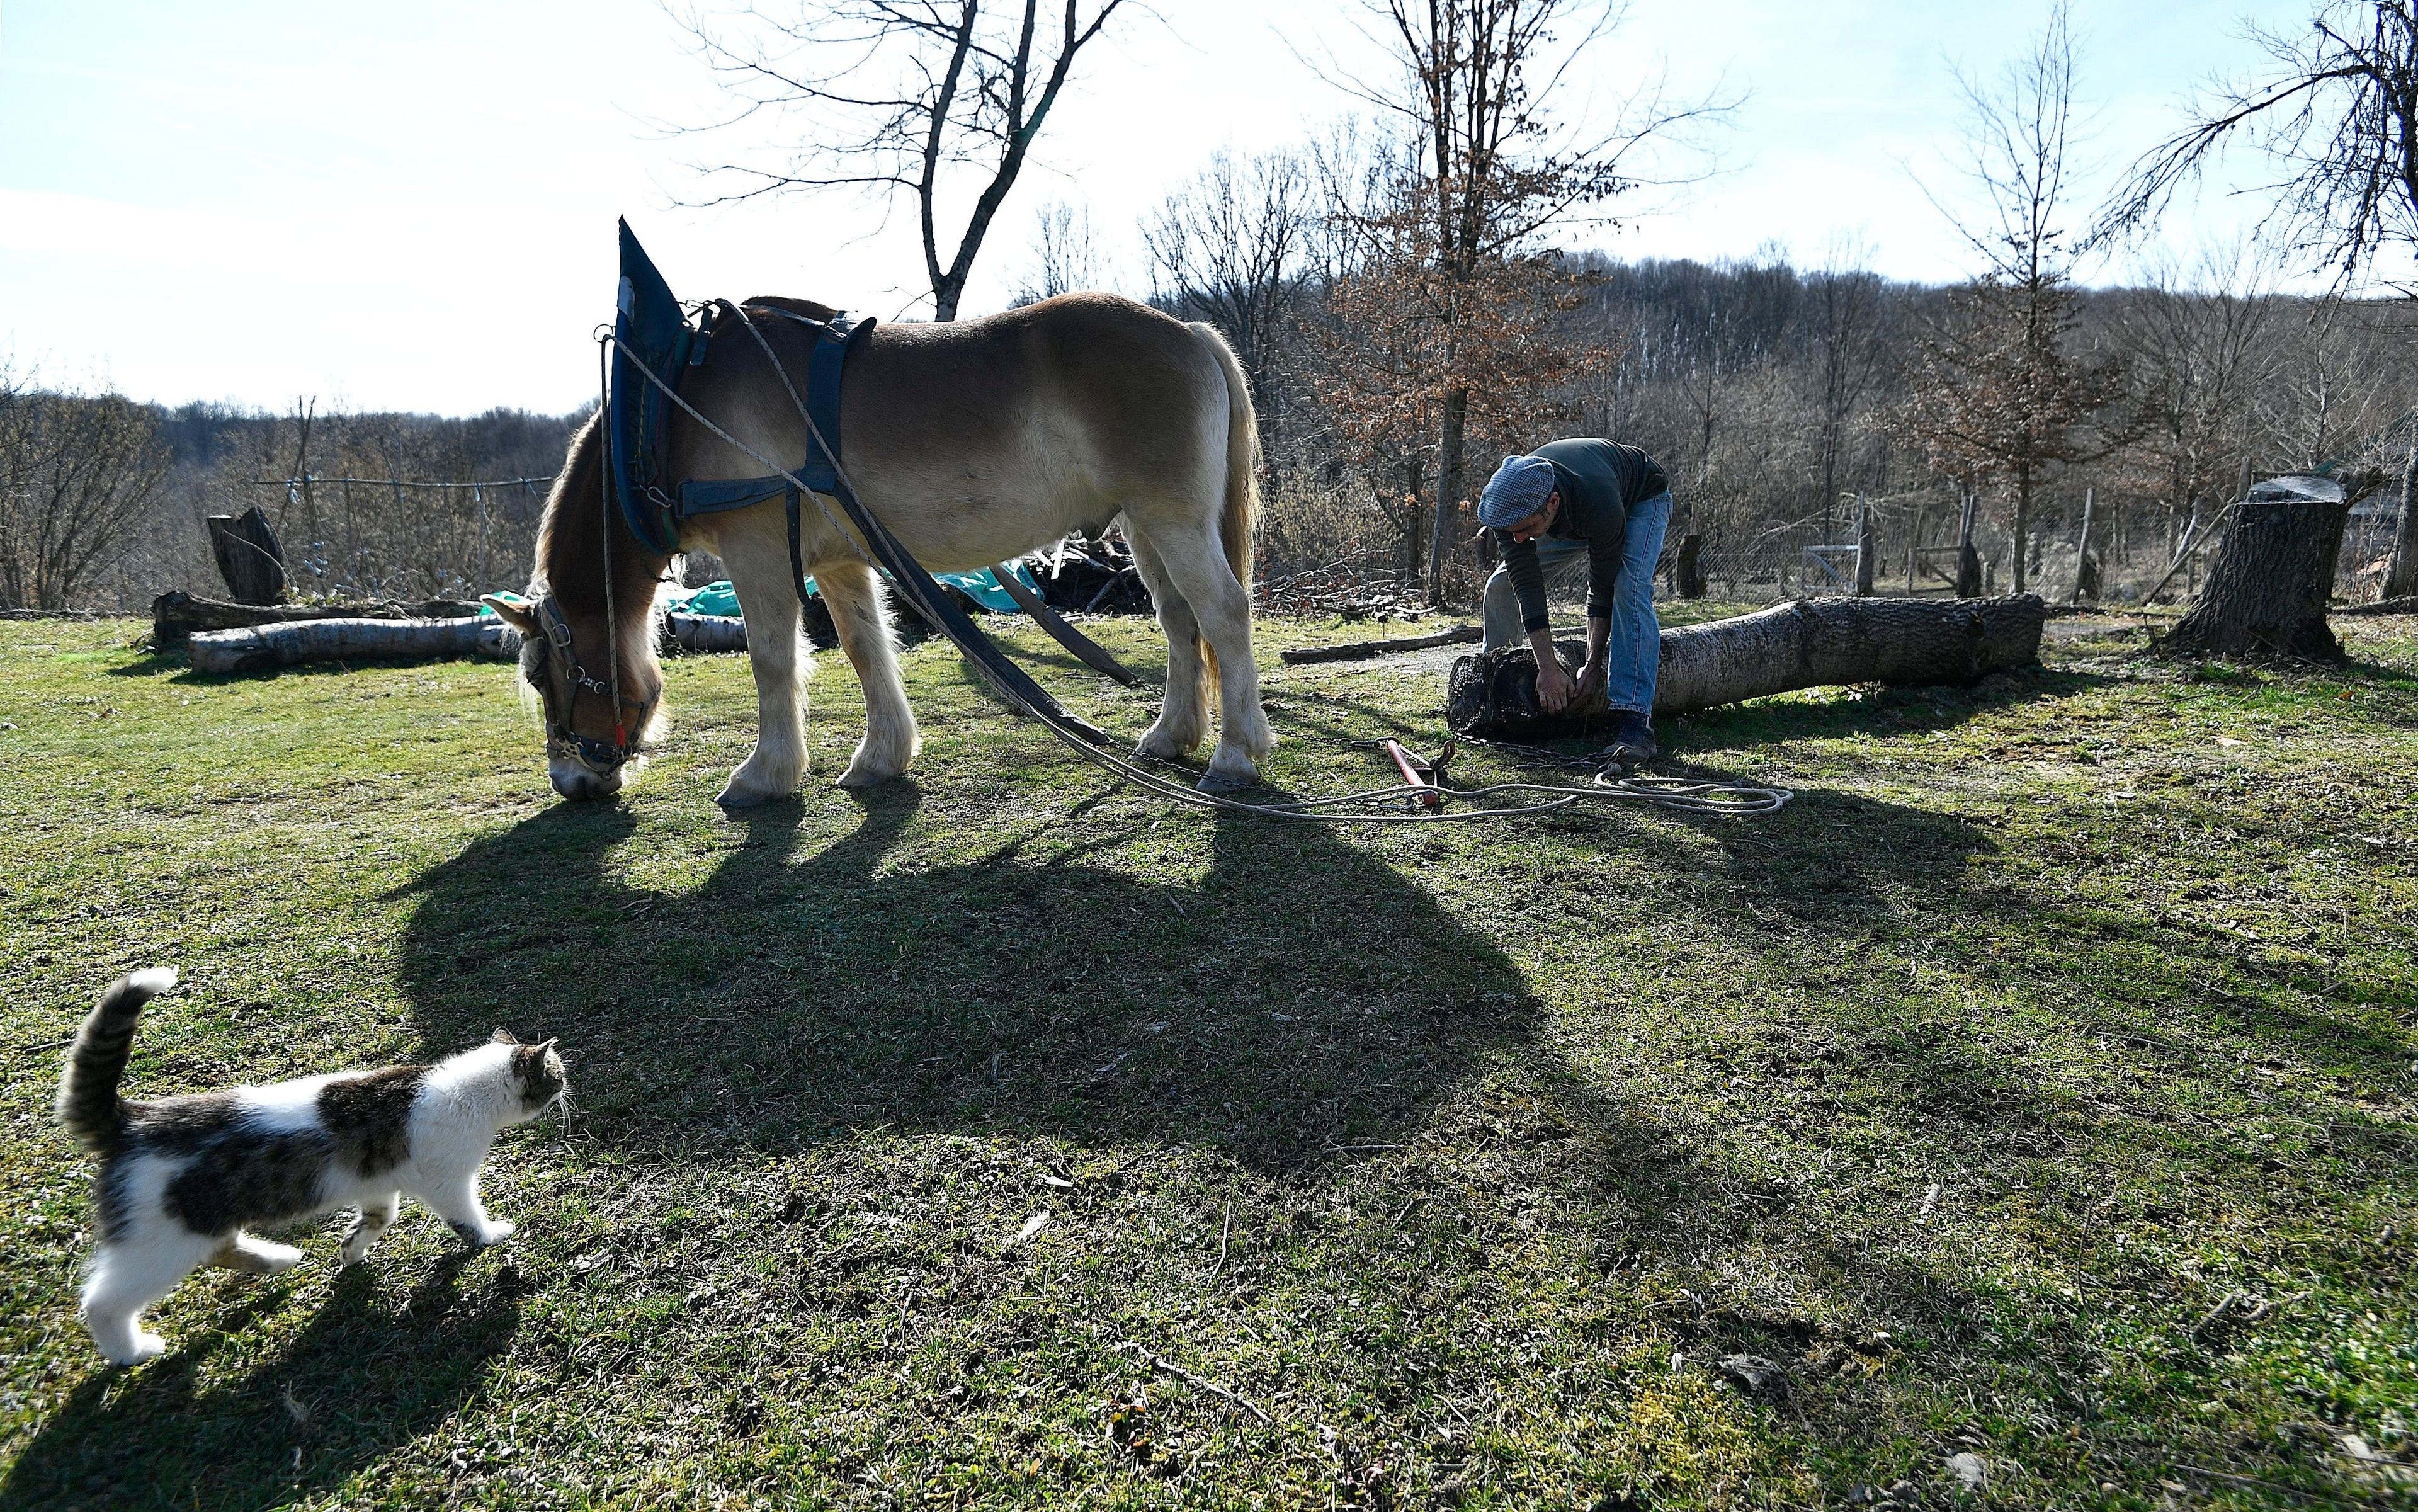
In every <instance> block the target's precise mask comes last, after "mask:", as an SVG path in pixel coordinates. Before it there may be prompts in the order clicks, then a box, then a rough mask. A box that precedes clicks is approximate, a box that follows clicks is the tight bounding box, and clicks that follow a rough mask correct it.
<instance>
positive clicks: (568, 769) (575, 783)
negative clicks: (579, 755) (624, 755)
mask: <svg viewBox="0 0 2418 1512" xmlns="http://www.w3.org/2000/svg"><path fill="white" fill-rule="evenodd" d="M627 770H628V769H627V768H626V767H608V768H605V770H603V771H599V770H598V769H596V768H594V767H591V766H589V764H588V763H586V762H585V761H575V760H573V759H572V758H571V757H569V756H553V757H549V758H548V759H547V761H546V764H545V775H546V779H547V780H548V781H550V782H552V783H553V784H554V790H555V791H556V792H558V793H560V794H561V795H562V796H563V797H565V798H568V799H571V800H573V801H574V802H589V801H591V800H594V799H600V798H610V797H612V796H613V795H614V794H615V793H618V792H620V790H621V784H622V780H623V776H622V774H623V773H624V772H625V771H627Z"/></svg>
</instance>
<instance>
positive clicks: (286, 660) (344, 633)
mask: <svg viewBox="0 0 2418 1512" xmlns="http://www.w3.org/2000/svg"><path fill="white" fill-rule="evenodd" d="M818 602H819V601H818ZM657 644H658V645H659V646H660V647H661V648H662V649H664V650H666V651H696V652H706V651H743V650H745V649H747V625H746V621H744V620H742V619H732V618H730V617H729V616H727V615H706V614H667V615H666V616H664V621H663V625H662V627H661V632H660V635H659V638H658V641H657ZM190 647H191V654H192V659H193V670H194V671H196V672H218V673H225V672H257V671H262V670H265V669H268V668H271V667H281V666H300V665H302V664H305V663H308V662H390V661H411V660H418V659H421V658H428V657H462V656H482V657H488V658H492V659H495V660H499V661H511V660H512V659H513V658H514V657H517V656H519V655H520V653H521V637H520V632H518V631H516V630H514V629H513V627H512V626H510V625H507V624H505V623H504V622H503V621H502V620H500V619H487V618H485V617H483V616H478V615H464V616H461V617H459V618H456V619H293V620H286V621H284V622H283V623H279V624H267V625H255V626H253V627H251V628H249V629H242V630H220V631H203V632H200V633H198V634H194V635H193V637H192V638H191V642H190Z"/></svg>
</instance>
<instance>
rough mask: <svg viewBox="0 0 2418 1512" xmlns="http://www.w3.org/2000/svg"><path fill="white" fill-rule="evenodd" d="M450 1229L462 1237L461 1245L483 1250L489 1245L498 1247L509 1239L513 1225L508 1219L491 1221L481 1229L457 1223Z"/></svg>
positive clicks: (472, 1225)
mask: <svg viewBox="0 0 2418 1512" xmlns="http://www.w3.org/2000/svg"><path fill="white" fill-rule="evenodd" d="M451 1227H452V1229H453V1231H454V1232H455V1233H457V1234H460V1235H461V1236H462V1243H464V1244H466V1245H469V1246H470V1247H471V1248H472V1249H484V1248H486V1247H487V1246H488V1245H500V1244H502V1243H503V1242H504V1241H505V1240H507V1239H510V1238H511V1237H512V1236H513V1228H514V1225H513V1223H512V1222H511V1220H509V1219H491V1220H489V1221H488V1224H487V1226H486V1227H485V1228H483V1229H482V1228H480V1227H479V1226H478V1225H476V1224H471V1223H457V1224H454V1225H452V1226H451Z"/></svg>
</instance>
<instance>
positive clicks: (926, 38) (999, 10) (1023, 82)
mask: <svg viewBox="0 0 2418 1512" xmlns="http://www.w3.org/2000/svg"><path fill="white" fill-rule="evenodd" d="M1128 3H1129V0H1090V3H1089V4H1088V5H1086V4H1084V3H1083V0H1066V3H1065V8H1064V12H1063V13H1061V14H1058V15H1056V16H1054V17H1051V16H1045V14H1044V10H1043V7H1042V4H1041V0H795V4H794V6H793V7H792V8H790V9H789V10H788V13H787V17H786V19H778V18H774V17H773V16H769V15H766V14H765V13H763V12H761V11H758V10H756V9H754V8H746V9H742V10H741V11H739V12H737V13H735V14H731V13H725V14H721V15H709V14H707V13H706V12H704V11H701V10H698V9H694V8H692V9H690V10H687V11H686V12H684V13H679V14H678V19H679V20H680V21H681V25H682V26H683V27H684V29H686V30H687V32H688V34H689V36H690V37H691V38H693V39H694V41H695V43H696V52H697V54H698V55H699V56H700V57H701V58H702V59H703V60H704V61H705V63H706V66H707V67H708V68H709V69H712V72H713V75H714V77H715V79H716V80H717V81H718V82H719V83H720V84H721V85H722V86H723V88H724V89H725V90H726V91H727V93H728V94H729V95H730V96H731V97H732V99H734V101H735V102H736V108H735V109H734V110H733V111H732V113H731V114H730V115H728V116H727V117H726V118H725V119H723V120H721V121H718V122H713V123H710V124H708V125H707V126H704V127H697V128H691V129H690V130H716V129H719V128H723V127H728V126H734V125H736V124H738V123H739V122H741V121H743V120H747V119H749V118H751V117H754V116H758V115H777V116H794V117H795V118H796V119H797V120H798V121H799V123H800V127H799V131H798V136H797V141H798V143H799V145H798V146H797V147H796V149H795V150H794V151H792V152H790V153H789V155H788V159H787V160H785V161H784V162H782V163H781V164H780V165H778V166H774V167H766V166H762V165H760V164H751V163H737V162H724V163H716V164H712V165H710V166H708V167H707V169H706V171H707V172H708V173H709V174H711V175H715V176H735V177H737V178H739V179H740V180H741V181H742V184H741V187H740V188H738V189H735V190H733V191H731V192H729V193H727V194H724V195H721V196H719V197H718V198H716V199H713V200H711V201H709V202H707V203H710V204H726V203H728V202H730V201H732V200H742V199H752V198H755V197H756V196H758V195H762V194H778V193H786V192H789V191H802V190H806V191H810V190H819V189H832V188H855V189H861V190H865V191H872V192H874V193H876V194H879V195H882V196H887V195H889V194H892V193H895V192H896V191H900V190H905V191H910V192H911V193H912V194H913V195H914V196H915V206H916V213H917V216H918V219H919V221H920V225H921V230H922V233H923V245H924V269H925V273H926V277H927V279H928V280H929V283H930V287H931V297H932V318H934V319H935V320H955V319H956V316H957V306H958V303H959V301H960V300H962V299H963V298H964V296H965V288H966V282H967V280H968V279H970V278H971V277H972V275H973V268H974V259H975V258H976V257H977V256H978V255H979V254H980V253H981V252H982V248H983V241H984V238H985V237H987V236H988V235H989V232H990V228H991V224H992V222H993V221H994V220H996V219H997V217H998V215H999V211H1000V207H1001V206H1002V205H1004V204H1005V203H1006V201H1007V195H1008V191H1010V190H1012V189H1014V188H1015V187H1016V180H1017V176H1018V175H1019V174H1020V173H1022V172H1023V171H1024V166H1025V163H1026V161H1027V160H1028V159H1029V158H1030V156H1031V154H1032V150H1033V142H1034V141H1035V139H1037V138H1038V137H1039V136H1040V134H1041V130H1042V127H1043V126H1044V124H1046V123H1047V122H1048V118H1049V113H1050V110H1051V109H1052V107H1054V106H1055V105H1056V104H1057V103H1058V99H1059V97H1060V96H1061V95H1062V94H1063V93H1064V90H1065V88H1066V84H1067V81H1068V80H1069V79H1070V78H1071V77H1072V75H1073V72H1074V68H1075V60H1076V57H1077V55H1078V54H1079V53H1081V52H1082V50H1083V49H1084V48H1085V47H1087V46H1089V45H1090V44H1091V43H1092V42H1093V41H1094V40H1096V39H1097V38H1099V37H1100V36H1101V34H1102V32H1103V30H1104V29H1105V28H1106V27H1107V26H1108V24H1109V22H1110V19H1111V18H1112V17H1114V16H1115V15H1116V14H1117V13H1118V12H1119V11H1120V10H1122V9H1124V8H1126V6H1127V5H1128ZM961 187H971V188H972V206H971V207H970V208H968V209H966V210H965V212H964V221H963V223H962V225H961V226H960V227H959V228H958V229H957V230H956V233H955V235H956V245H955V247H954V248H944V246H943V242H944V241H945V240H946V235H945V234H944V231H943V227H942V224H941V221H942V218H943V215H944V213H945V211H944V209H943V201H944V200H952V199H954V198H955V197H956V193H957V192H958V191H960V190H961Z"/></svg>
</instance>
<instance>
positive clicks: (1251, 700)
mask: <svg viewBox="0 0 2418 1512" xmlns="http://www.w3.org/2000/svg"><path fill="white" fill-rule="evenodd" d="M1150 549H1151V550H1152V551H1154V552H1155V553H1156V554H1157V557H1158V560H1159V565H1160V568H1161V570H1162V573H1163V575H1164V576H1165V578H1166V580H1167V586H1168V588H1169V589H1170V590H1171V597H1172V598H1173V599H1175V600H1177V601H1179V602H1181V603H1184V604H1186V606H1187V616H1186V617H1187V618H1188V619H1190V620H1191V622H1192V624H1193V626H1194V627H1195V628H1197V630H1198V631H1199V633H1200V635H1201V638H1202V639H1203V640H1206V641H1207V642H1208V643H1209V649H1210V650H1211V651H1212V652H1214V653H1215V654H1216V656H1217V715H1218V730H1217V754H1216V755H1214V756H1211V757H1210V758H1209V781H1210V783H1211V784H1212V785H1213V786H1216V785H1221V784H1241V783H1246V782H1249V781H1252V780H1253V779H1255V778H1256V777H1258V776H1259V767H1258V765H1257V758H1258V757H1260V756H1265V755H1267V754H1268V753H1269V752H1270V751H1272V750H1274V749H1276V743H1277V737H1276V732H1275V731H1274V730H1272V729H1270V728H1269V727H1268V716H1267V715H1266V713H1265V712H1263V710H1261V708H1260V668H1259V664H1258V663H1257V662H1255V661H1253V660H1252V659H1251V604H1250V600H1249V599H1248V598H1247V596H1246V595H1245V594H1244V592H1243V585H1242V584H1240V583H1238V582H1236V581H1235V580H1234V571H1233V569H1232V568H1231V567H1229V566H1227V565H1226V555H1225V552H1224V551H1223V550H1222V549H1221V548H1220V547H1219V545H1218V542H1217V527H1216V526H1215V525H1214V524H1210V525H1201V524H1186V525H1180V526H1176V527H1172V528H1161V529H1159V530H1158V531H1156V532H1155V533H1154V534H1152V535H1151V538H1150ZM1141 556H1142V552H1141V548H1140V543H1139V542H1137V544H1136V547H1135V551H1134V559H1135V561H1136V562H1140V560H1141ZM1161 622H1162V623H1165V620H1164V619H1163V618H1162V621H1161ZM1168 637H1169V641H1170V655H1169V658H1168V675H1167V707H1168V709H1169V710H1171V711H1172V710H1174V709H1175V708H1176V658H1175V655H1174V642H1175V640H1176V634H1175V627H1174V626H1173V625H1169V626H1168ZM1185 643H1186V646H1187V647H1188V646H1189V645H1190V637H1188V636H1186V637H1185ZM1194 654H1196V655H1197V652H1196V653H1194ZM1198 704H1199V698H1198V695H1195V698H1194V706H1195V707H1196V708H1197V707H1198ZM1160 717H1161V719H1162V720H1164V719H1165V718H1166V717H1167V716H1166V715H1164V714H1162V715H1161V716H1160ZM1195 739H1196V740H1197V739H1198V736H1197V734H1196V736H1195Z"/></svg>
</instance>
